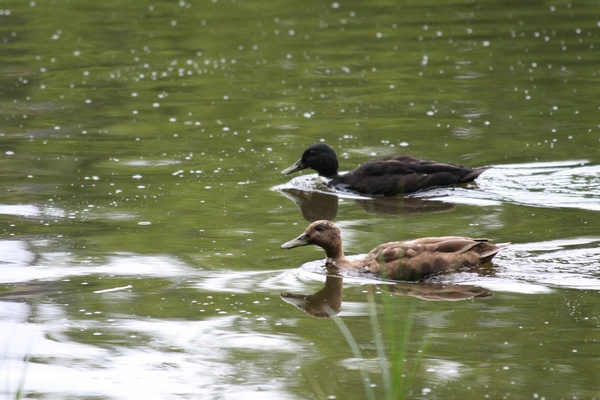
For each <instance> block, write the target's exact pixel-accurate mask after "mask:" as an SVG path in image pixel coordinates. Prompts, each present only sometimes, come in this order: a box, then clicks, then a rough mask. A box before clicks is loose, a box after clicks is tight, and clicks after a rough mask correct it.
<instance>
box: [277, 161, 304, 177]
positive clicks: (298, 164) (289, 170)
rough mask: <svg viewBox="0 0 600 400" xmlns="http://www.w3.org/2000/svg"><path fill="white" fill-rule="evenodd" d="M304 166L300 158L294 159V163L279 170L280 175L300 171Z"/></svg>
mask: <svg viewBox="0 0 600 400" xmlns="http://www.w3.org/2000/svg"><path fill="white" fill-rule="evenodd" d="M305 168H306V167H305V166H304V165H302V159H300V160H298V161H296V162H295V163H294V165H292V166H291V167H288V168H286V169H284V170H283V171H281V175H288V174H291V173H292V172H297V171H302V170H303V169H305Z"/></svg>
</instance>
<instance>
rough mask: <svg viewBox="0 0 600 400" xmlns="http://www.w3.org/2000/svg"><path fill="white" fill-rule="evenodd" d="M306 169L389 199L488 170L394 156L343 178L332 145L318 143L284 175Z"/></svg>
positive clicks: (471, 177)
mask: <svg viewBox="0 0 600 400" xmlns="http://www.w3.org/2000/svg"><path fill="white" fill-rule="evenodd" d="M306 168H312V169H314V170H315V171H317V173H318V174H319V175H320V176H323V177H325V178H328V179H330V181H329V182H328V185H329V186H332V187H335V188H339V189H342V190H349V191H352V192H356V193H362V194H375V195H390V196H391V195H399V194H406V193H412V192H417V191H419V190H423V189H428V188H432V187H440V186H452V185H456V184H461V183H467V182H472V181H473V180H475V178H477V177H478V176H479V175H480V174H481V173H482V172H483V171H485V170H486V169H488V167H482V168H475V169H474V168H469V167H465V166H463V165H458V164H452V163H442V162H437V161H430V160H420V159H418V158H414V157H410V156H394V157H385V158H378V159H375V160H371V161H369V162H367V163H366V164H364V165H362V166H360V167H358V168H356V169H354V170H352V171H350V172H348V173H346V174H343V175H340V174H339V173H338V160H337V156H336V154H335V151H334V150H333V148H331V146H328V145H326V144H324V143H319V144H314V145H312V146H310V147H309V148H308V149H306V151H305V152H304V154H302V158H300V160H298V161H297V162H296V163H295V164H294V165H292V166H291V167H289V168H286V169H285V170H283V171H282V172H281V173H282V174H283V175H286V174H290V173H292V172H296V171H301V170H303V169H306Z"/></svg>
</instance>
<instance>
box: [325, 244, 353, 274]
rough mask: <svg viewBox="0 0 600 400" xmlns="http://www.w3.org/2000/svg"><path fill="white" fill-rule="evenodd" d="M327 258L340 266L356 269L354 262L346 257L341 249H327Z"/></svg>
mask: <svg viewBox="0 0 600 400" xmlns="http://www.w3.org/2000/svg"><path fill="white" fill-rule="evenodd" d="M327 259H328V260H329V261H333V262H334V263H335V265H336V266H337V267H338V268H341V269H346V270H354V269H356V266H355V265H354V263H353V262H352V261H351V260H349V259H348V258H346V256H345V255H344V253H343V252H342V250H341V249H339V251H327Z"/></svg>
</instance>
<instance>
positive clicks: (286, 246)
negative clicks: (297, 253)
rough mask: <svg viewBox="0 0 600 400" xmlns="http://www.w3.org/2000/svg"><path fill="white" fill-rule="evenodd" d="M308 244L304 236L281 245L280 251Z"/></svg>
mask: <svg viewBox="0 0 600 400" xmlns="http://www.w3.org/2000/svg"><path fill="white" fill-rule="evenodd" d="M308 244H310V241H309V240H308V237H307V236H306V235H305V234H302V235H300V236H298V237H297V238H296V239H292V240H290V241H289V242H285V243H284V244H282V245H281V248H282V249H293V248H294V247H299V246H306V245H308Z"/></svg>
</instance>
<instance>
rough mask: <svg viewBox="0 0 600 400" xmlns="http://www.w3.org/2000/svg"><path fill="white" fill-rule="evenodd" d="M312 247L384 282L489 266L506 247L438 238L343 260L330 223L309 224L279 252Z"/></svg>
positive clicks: (339, 239)
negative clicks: (307, 246) (317, 247)
mask: <svg viewBox="0 0 600 400" xmlns="http://www.w3.org/2000/svg"><path fill="white" fill-rule="evenodd" d="M309 244H314V245H316V246H319V247H321V248H322V249H323V250H325V253H326V254H327V260H328V261H329V262H333V263H335V265H336V266H337V267H338V268H340V269H343V270H347V271H354V272H357V273H371V274H374V275H378V276H381V277H383V278H387V279H393V280H402V281H417V280H421V279H423V278H426V277H428V276H431V275H434V274H438V273H442V272H446V271H451V270H456V269H458V268H461V267H476V266H478V265H481V264H484V263H487V262H490V261H491V260H492V258H494V256H495V255H496V254H497V253H498V252H499V251H500V250H502V249H503V248H505V247H507V246H508V245H509V244H510V243H502V244H497V245H495V244H492V243H488V239H471V238H467V237H457V236H442V237H426V238H419V239H414V240H407V241H404V242H389V243H384V244H381V245H379V246H377V247H376V248H374V249H373V250H371V251H370V252H369V253H368V254H367V255H366V256H364V257H363V258H361V259H358V260H350V259H348V258H346V256H345V255H344V252H343V250H342V236H341V234H340V230H339V229H338V227H337V226H336V225H335V224H334V223H333V222H331V221H327V220H321V221H316V222H313V223H312V224H310V225H309V226H308V228H306V231H304V233H303V234H302V235H300V236H298V237H297V238H296V239H293V240H290V241H289V242H286V243H284V244H282V245H281V248H282V249H292V248H294V247H298V246H306V245H309Z"/></svg>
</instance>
